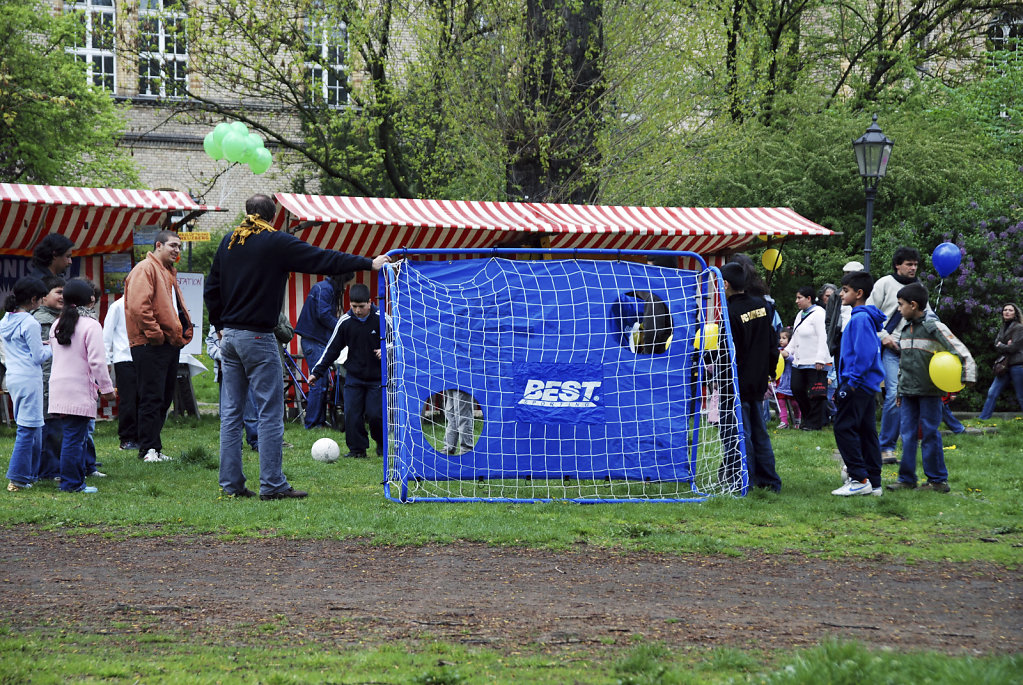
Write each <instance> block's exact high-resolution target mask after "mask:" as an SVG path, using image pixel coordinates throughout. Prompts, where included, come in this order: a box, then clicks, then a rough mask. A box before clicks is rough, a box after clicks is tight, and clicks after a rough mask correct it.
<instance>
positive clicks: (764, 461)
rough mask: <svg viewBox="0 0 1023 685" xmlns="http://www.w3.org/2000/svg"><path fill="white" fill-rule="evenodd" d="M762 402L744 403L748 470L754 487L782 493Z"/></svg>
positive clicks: (743, 417) (751, 401) (743, 415)
mask: <svg viewBox="0 0 1023 685" xmlns="http://www.w3.org/2000/svg"><path fill="white" fill-rule="evenodd" d="M760 405H761V401H760V400H750V401H746V400H743V401H742V423H743V426H744V428H745V429H746V431H745V432H746V470H747V471H749V480H750V483H751V484H752V485H753V487H756V488H767V489H769V490H774V491H775V492H781V477H779V476H778V472H777V471H775V468H774V448H773V447H772V446H771V437H770V436H769V435H768V434H767V424H766V423H764V415H763V414H762V413H761V411H760Z"/></svg>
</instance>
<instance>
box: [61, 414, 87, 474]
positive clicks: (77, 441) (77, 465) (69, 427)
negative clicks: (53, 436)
mask: <svg viewBox="0 0 1023 685" xmlns="http://www.w3.org/2000/svg"><path fill="white" fill-rule="evenodd" d="M61 423H63V424H64V442H63V444H62V445H61V448H60V489H61V490H63V491H64V492H77V491H79V490H81V489H82V488H84V487H85V476H86V466H85V438H86V436H87V435H88V434H89V417H88V416H65V417H64V418H63V419H61Z"/></svg>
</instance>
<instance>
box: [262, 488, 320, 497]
mask: <svg viewBox="0 0 1023 685" xmlns="http://www.w3.org/2000/svg"><path fill="white" fill-rule="evenodd" d="M308 496H309V493H308V492H306V491H304V490H296V489H295V488H288V489H287V490H281V491H280V492H271V493H270V494H268V495H260V496H259V499H262V500H268V499H302V498H303V497H308Z"/></svg>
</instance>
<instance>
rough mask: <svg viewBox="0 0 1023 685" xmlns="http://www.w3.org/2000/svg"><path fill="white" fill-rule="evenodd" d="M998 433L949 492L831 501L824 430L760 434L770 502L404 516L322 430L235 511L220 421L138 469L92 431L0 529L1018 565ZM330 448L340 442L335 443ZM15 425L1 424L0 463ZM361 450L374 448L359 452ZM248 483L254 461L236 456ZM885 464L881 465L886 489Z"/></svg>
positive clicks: (1017, 455) (1008, 446)
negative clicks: (95, 467) (92, 459)
mask: <svg viewBox="0 0 1023 685" xmlns="http://www.w3.org/2000/svg"><path fill="white" fill-rule="evenodd" d="M994 423H997V424H998V425H999V430H998V432H997V433H988V434H984V435H963V436H956V438H955V440H946V451H945V456H946V460H947V462H948V468H949V473H950V479H949V482H950V484H951V485H952V488H953V490H952V493H950V494H948V495H938V494H934V493H927V492H887V493H885V496H884V497H881V498H866V497H864V498H837V497H833V496H832V495H831V494H830V491H831V490H832V489H833V488H835V487H837V486H838V485H839V482H838V468H839V467H838V464H837V462H836V461H835V460H834V459H833V458H832V456H831V455H832V452H833V451H834V444H833V439H832V437H831V434H830V433H829V432H827V431H825V432H822V433H803V432H800V431H774V432H773V436H772V437H773V440H774V447H775V451H776V453H777V462H778V471H779V473H780V474H781V477H782V479H783V481H784V489H783V492H782V493H781V494H780V495H775V494H773V493H765V492H761V491H754V492H752V493H751V494H750V495H749V496H747V497H745V498H730V497H718V498H713V499H711V500H710V501H708V502H706V503H703V504H601V505H592V506H581V505H574V504H566V503H561V502H557V503H548V504H486V503H476V504H436V503H421V504H413V505H402V504H398V503H394V502H391V501H388V500H386V499H385V498H384V496H383V488H382V486H381V484H380V483H381V480H382V477H383V472H382V466H381V460H379V459H373V458H371V459H366V460H346V459H342V460H340V461H338V462H337V463H335V464H321V463H318V462H315V461H313V459H312V458H311V457H310V456H309V449H310V447H311V446H312V443H313V442H314V441H315V440H316V439H318V438H320V437H323V436H324V435H326V434H328V433H325V432H323V431H313V432H307V431H305V430H304V429H303V428H302V427H301V426H300V425H297V424H289V425H288V428H287V430H286V439H287V440H288V441H290V442H292V443H294V444H295V447H294V448H291V449H288V450H286V451H285V472H286V474H287V475H288V478H289V479H290V481H291V482H292V483H294V484H295V485H296V486H297V487H299V488H302V489H307V490H309V491H310V493H311V494H310V498H309V499H308V500H305V501H283V502H260V501H259V500H234V499H231V498H225V497H223V496H222V495H221V493H220V491H219V488H218V486H217V471H216V468H217V454H218V425H219V424H218V421H217V419H216V418H215V417H203V418H202V419H200V420H196V419H192V418H188V419H174V418H172V419H171V420H169V421H168V424H167V426H166V428H165V429H164V444H165V446H166V447H165V451H167V452H168V453H169V454H171V455H172V456H174V457H175V461H173V462H169V463H163V464H144V463H141V462H139V461H138V459H137V458H136V457H135V455H134V454H133V453H127V452H121V451H120V450H118V449H117V437H116V427H115V425H114V424H113V423H112V422H100V423H99V425H98V428H97V433H96V443H97V449H98V452H99V455H100V457H99V458H100V461H102V462H103V468H102V470H103V471H104V472H106V473H107V474H109V477H108V478H105V479H96V480H95V482H94V483H91V484H94V485H96V486H97V487H98V488H99V490H100V491H99V493H98V494H97V496H94V497H84V496H82V495H79V494H65V493H61V492H59V491H58V489H57V487H56V485H55V484H51V483H40V484H38V485H37V486H36V487H35V488H33V489H32V490H30V491H26V492H21V493H17V494H8V493H3V494H4V496H2V497H0V520H2V521H4V522H5V525H17V524H34V525H36V526H39V527H40V528H43V529H56V528H60V529H64V530H75V529H81V530H84V531H96V530H102V531H104V532H108V533H111V532H112V533H114V534H121V535H128V536H130V535H165V534H168V533H184V534H187V533H216V534H221V535H225V536H238V537H248V536H254V537H258V536H264V535H272V536H287V537H301V538H363V539H366V540H368V541H370V542H373V543H381V544H399V545H401V544H423V543H427V542H439V543H443V542H449V541H452V540H468V541H479V542H485V543H490V544H497V545H526V546H536V547H551V548H567V547H570V546H572V545H577V544H581V543H585V544H590V545H598V546H601V547H609V548H621V549H643V550H652V551H660V552H674V553H680V552H681V553H684V552H692V553H700V554H710V553H723V554H740V553H742V552H743V551H744V550H748V549H756V550H763V551H766V552H781V551H790V550H791V551H798V552H802V553H805V554H811V555H820V556H825V557H847V556H858V557H890V558H892V559H896V560H910V561H912V560H918V559H929V560H950V561H976V560H985V561H991V562H996V563H999V564H1005V565H1008V566H1010V567H1016V566H1018V565H1019V564H1020V562H1021V560H1023V517H1021V513H1023V511H1021V510H1023V470H1021V468H1020V464H1021V463H1023V421H1018V420H1014V421H1005V422H994ZM333 435H334V437H335V438H336V439H337V440H338V441H339V442H342V441H343V436H342V435H340V434H333ZM13 437H14V429H13V428H6V427H0V454H3V453H6V454H10V450H11V447H12V445H13ZM371 453H372V452H371ZM245 470H246V473H247V475H248V476H249V479H250V483H249V484H250V485H252V486H255V485H256V483H257V482H258V461H257V455H256V454H255V453H253V452H249V451H246V452H245ZM895 475H896V472H895V467H885V472H884V477H885V480H886V481H891V480H894V478H895Z"/></svg>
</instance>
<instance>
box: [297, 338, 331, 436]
mask: <svg viewBox="0 0 1023 685" xmlns="http://www.w3.org/2000/svg"><path fill="white" fill-rule="evenodd" d="M323 350H324V346H323V345H321V344H320V343H318V342H316V341H314V340H306V339H305V338H302V354H304V355H305V361H306V364H308V365H309V372H310V373H312V370H313V367H314V366H316V362H318V361H319V360H320V357H322V356H323ZM327 385H328V383H327V378H326V374H324V377H323V378H319V379H317V381H316V384H315V385H313V386H312V387H311V388H309V394H308V395H306V399H305V427H306V428H315V427H316V426H322V425H324V424H325V423H326V418H327V417H326V401H327Z"/></svg>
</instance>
